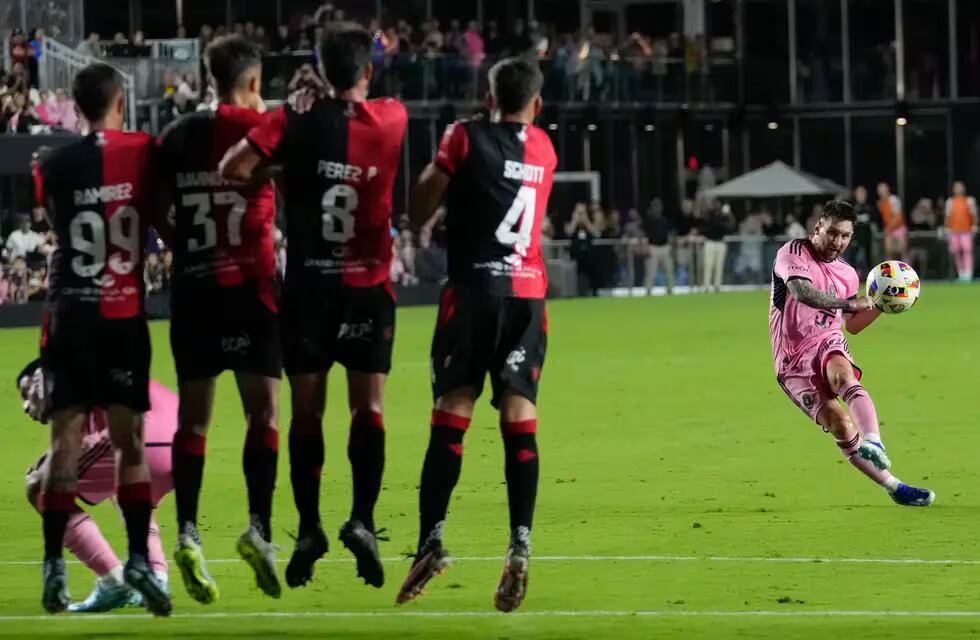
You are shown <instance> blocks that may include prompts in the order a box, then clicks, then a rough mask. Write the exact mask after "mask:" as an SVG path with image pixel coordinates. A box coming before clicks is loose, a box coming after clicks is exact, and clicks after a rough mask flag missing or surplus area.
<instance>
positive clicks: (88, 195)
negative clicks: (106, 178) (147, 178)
mask: <svg viewBox="0 0 980 640" xmlns="http://www.w3.org/2000/svg"><path fill="white" fill-rule="evenodd" d="M132 198H133V185H132V183H130V182H123V183H122V184H107V185H103V186H101V187H95V188H91V189H82V190H81V191H75V205H76V206H86V205H93V204H99V203H100V202H120V201H123V200H132Z"/></svg>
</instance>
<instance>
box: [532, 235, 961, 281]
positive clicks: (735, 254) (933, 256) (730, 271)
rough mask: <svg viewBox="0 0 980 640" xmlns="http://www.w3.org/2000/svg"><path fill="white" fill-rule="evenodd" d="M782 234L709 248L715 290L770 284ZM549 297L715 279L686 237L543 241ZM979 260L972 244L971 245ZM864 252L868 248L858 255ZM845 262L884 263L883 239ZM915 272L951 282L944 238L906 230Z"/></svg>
mask: <svg viewBox="0 0 980 640" xmlns="http://www.w3.org/2000/svg"><path fill="white" fill-rule="evenodd" d="M789 239H790V238H789V237H786V236H777V237H769V236H758V235H751V236H744V235H732V236H727V237H726V238H725V239H724V241H723V242H722V243H721V244H722V246H723V247H724V248H723V249H720V250H717V249H712V251H713V255H712V256H711V259H712V260H717V259H718V258H719V254H720V264H721V270H720V274H721V279H720V284H721V286H722V287H723V288H740V287H745V288H757V287H764V286H768V285H769V284H770V282H771V276H772V266H773V263H774V262H775V259H776V253H777V252H778V251H779V248H780V247H781V246H782V245H783V244H784V243H785V242H787V241H788V240H789ZM543 249H544V255H545V260H546V262H547V264H548V273H549V277H550V279H551V284H552V289H553V292H554V293H555V294H557V295H559V296H561V297H572V296H589V295H649V294H651V293H658V294H659V293H664V292H666V291H667V290H668V289H672V290H676V291H701V290H704V289H705V288H706V287H708V286H712V285H713V284H714V282H715V280H714V278H712V277H710V275H709V274H707V273H706V266H709V265H707V260H706V258H707V254H706V250H705V240H704V239H703V238H699V237H692V236H687V237H684V238H678V239H675V240H674V241H673V242H671V243H670V244H668V245H666V246H665V247H662V248H654V247H651V246H650V245H649V244H647V243H645V242H644V241H641V240H636V239H625V238H617V239H596V240H594V241H592V242H587V243H580V242H573V241H571V240H548V241H546V242H545V243H544V248H543ZM977 249H978V253H977V255H980V246H978V247H977ZM866 250H868V251H866ZM846 258H847V259H848V261H849V262H850V263H851V264H852V265H853V266H854V267H855V269H857V271H858V273H859V274H861V275H862V276H863V275H864V274H866V273H867V272H868V270H869V269H870V268H871V267H872V266H874V265H875V264H878V263H879V262H881V261H883V260H885V259H887V256H886V254H885V251H884V238H883V236H882V235H881V234H880V233H876V234H874V235H873V236H872V238H871V242H870V243H868V244H867V245H866V246H863V245H862V243H860V242H855V243H852V244H851V247H850V249H849V250H848V252H847V255H846ZM903 258H905V259H906V260H907V261H908V262H909V263H910V264H911V265H912V266H913V267H915V269H916V270H917V271H918V273H919V275H920V276H921V277H922V278H924V279H928V280H947V279H953V278H954V277H955V268H954V265H953V261H952V259H951V257H950V254H949V248H948V245H947V243H946V239H945V236H944V235H943V234H942V233H941V232H940V231H913V232H911V233H910V234H909V249H908V252H907V255H906V256H903Z"/></svg>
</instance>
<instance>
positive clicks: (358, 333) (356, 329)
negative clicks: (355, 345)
mask: <svg viewBox="0 0 980 640" xmlns="http://www.w3.org/2000/svg"><path fill="white" fill-rule="evenodd" d="M373 335H374V321H373V320H368V321H367V322H351V323H348V322H344V323H343V324H341V325H340V331H338V332H337V339H338V340H370V339H371V337H372V336H373Z"/></svg>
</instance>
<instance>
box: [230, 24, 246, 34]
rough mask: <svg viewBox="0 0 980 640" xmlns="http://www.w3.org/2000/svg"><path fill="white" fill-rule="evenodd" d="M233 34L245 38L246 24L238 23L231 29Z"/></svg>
mask: <svg viewBox="0 0 980 640" xmlns="http://www.w3.org/2000/svg"><path fill="white" fill-rule="evenodd" d="M231 32H232V33H233V34H235V35H236V36H244V35H245V23H244V22H236V23H235V25H234V26H233V27H232V28H231Z"/></svg>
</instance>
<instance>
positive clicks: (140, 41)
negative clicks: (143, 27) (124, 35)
mask: <svg viewBox="0 0 980 640" xmlns="http://www.w3.org/2000/svg"><path fill="white" fill-rule="evenodd" d="M151 52H152V47H150V45H149V44H147V42H146V36H145V35H143V32H142V31H137V32H136V33H134V34H133V42H132V44H130V46H129V55H131V56H136V57H148V56H149V55H150V53H151Z"/></svg>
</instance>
